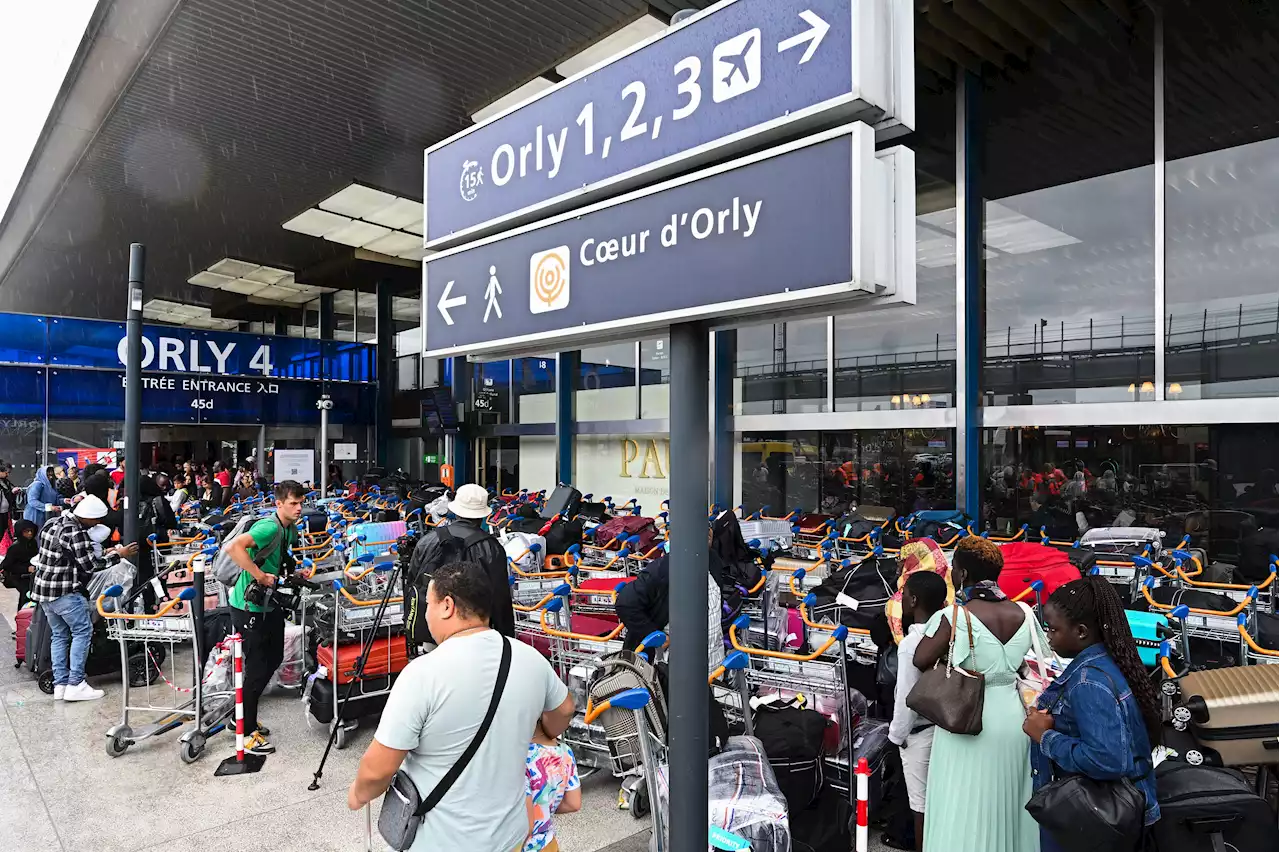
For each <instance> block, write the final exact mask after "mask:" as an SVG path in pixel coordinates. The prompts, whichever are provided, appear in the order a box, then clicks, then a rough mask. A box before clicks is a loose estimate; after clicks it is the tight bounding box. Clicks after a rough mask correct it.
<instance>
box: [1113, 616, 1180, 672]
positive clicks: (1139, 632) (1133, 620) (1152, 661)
mask: <svg viewBox="0 0 1280 852" xmlns="http://www.w3.org/2000/svg"><path fill="white" fill-rule="evenodd" d="M1124 614H1125V618H1127V619H1129V632H1130V633H1132V634H1133V638H1134V639H1135V640H1142V641H1140V642H1138V656H1139V657H1141V658H1142V664H1143V665H1144V666H1146V667H1147V668H1154V667H1155V666H1157V665H1159V663H1160V648H1159V644H1160V640H1161V639H1162V638H1164V637H1162V636H1161V635H1160V628H1161V627H1168V626H1169V619H1167V618H1165V617H1164V616H1163V615H1162V614H1160V613H1158V612H1135V611H1133V610H1131V609H1127V610H1125V612H1124ZM1148 643H1154V644H1151V645H1148Z"/></svg>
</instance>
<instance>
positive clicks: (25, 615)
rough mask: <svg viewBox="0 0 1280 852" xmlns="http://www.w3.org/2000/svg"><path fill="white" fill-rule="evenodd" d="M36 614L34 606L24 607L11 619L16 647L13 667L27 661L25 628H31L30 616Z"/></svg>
mask: <svg viewBox="0 0 1280 852" xmlns="http://www.w3.org/2000/svg"><path fill="white" fill-rule="evenodd" d="M35 614H36V608H35V607H34V606H24V607H23V608H22V609H20V610H18V612H17V614H16V615H15V616H14V617H13V627H14V635H15V638H16V639H17V642H18V645H17V648H15V649H14V659H15V660H16V662H15V663H14V665H15V666H20V665H22V664H23V663H24V662H26V659H27V628H29V627H30V626H31V616H33V615H35Z"/></svg>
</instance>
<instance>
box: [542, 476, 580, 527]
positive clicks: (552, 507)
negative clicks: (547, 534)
mask: <svg viewBox="0 0 1280 852" xmlns="http://www.w3.org/2000/svg"><path fill="white" fill-rule="evenodd" d="M581 505H582V492H581V491H579V490H578V489H576V488H574V487H573V486H572V485H557V486H556V490H555V491H553V492H551V496H550V497H548V498H547V502H546V503H544V504H543V506H542V518H543V520H547V521H549V520H551V519H552V518H554V517H555V516H556V515H559V516H560V517H562V518H572V517H574V516H575V515H577V514H578V507H579V506H581Z"/></svg>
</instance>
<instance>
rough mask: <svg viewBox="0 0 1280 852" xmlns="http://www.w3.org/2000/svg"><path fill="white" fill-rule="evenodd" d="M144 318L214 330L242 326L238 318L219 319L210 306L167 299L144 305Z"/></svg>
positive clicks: (154, 300) (151, 301) (231, 329)
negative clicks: (213, 314) (210, 309)
mask: <svg viewBox="0 0 1280 852" xmlns="http://www.w3.org/2000/svg"><path fill="white" fill-rule="evenodd" d="M142 318H143V319H147V320H154V321H155V322H163V323H168V324H170V325H184V326H188V327H190V328H206V329H210V330H213V331H235V330H236V329H237V328H239V327H240V323H239V322H238V321H237V320H231V319H218V318H217V317H214V316H212V315H211V314H210V313H209V309H208V308H202V307H200V306H199V305H184V304H181V303H180V302H170V301H168V300H166V299H152V300H150V301H149V302H147V303H146V304H145V305H143V306H142Z"/></svg>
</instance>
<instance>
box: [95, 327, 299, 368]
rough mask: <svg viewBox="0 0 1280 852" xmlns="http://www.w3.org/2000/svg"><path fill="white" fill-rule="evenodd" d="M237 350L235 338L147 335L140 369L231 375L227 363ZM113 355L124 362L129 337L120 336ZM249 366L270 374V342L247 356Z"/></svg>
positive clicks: (143, 341) (143, 344) (271, 366)
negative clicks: (209, 338)
mask: <svg viewBox="0 0 1280 852" xmlns="http://www.w3.org/2000/svg"><path fill="white" fill-rule="evenodd" d="M235 350H236V343H235V342H234V341H227V342H225V343H222V344H219V343H218V341H216V340H208V339H199V338H192V339H190V340H184V339H182V338H180V337H164V336H161V337H159V338H157V342H156V343H152V342H151V340H150V339H149V338H147V337H143V338H142V369H144V370H159V371H161V372H174V373H214V374H216V375H219V376H226V375H231V374H230V373H229V372H228V370H227V364H228V362H229V361H230V360H231V356H232V354H233V353H234V352H235ZM116 354H117V355H118V356H119V358H120V363H121V364H125V363H126V358H127V357H128V354H129V339H128V338H127V337H124V338H121V339H120V343H119V344H118V345H117V346H116ZM249 369H250V370H252V371H253V372H255V373H261V374H262V375H264V376H270V375H272V374H273V372H274V370H275V366H274V365H273V364H272V363H271V345H270V344H268V343H263V344H261V345H259V346H258V349H257V351H255V352H254V353H253V357H252V358H250V359H249Z"/></svg>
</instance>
